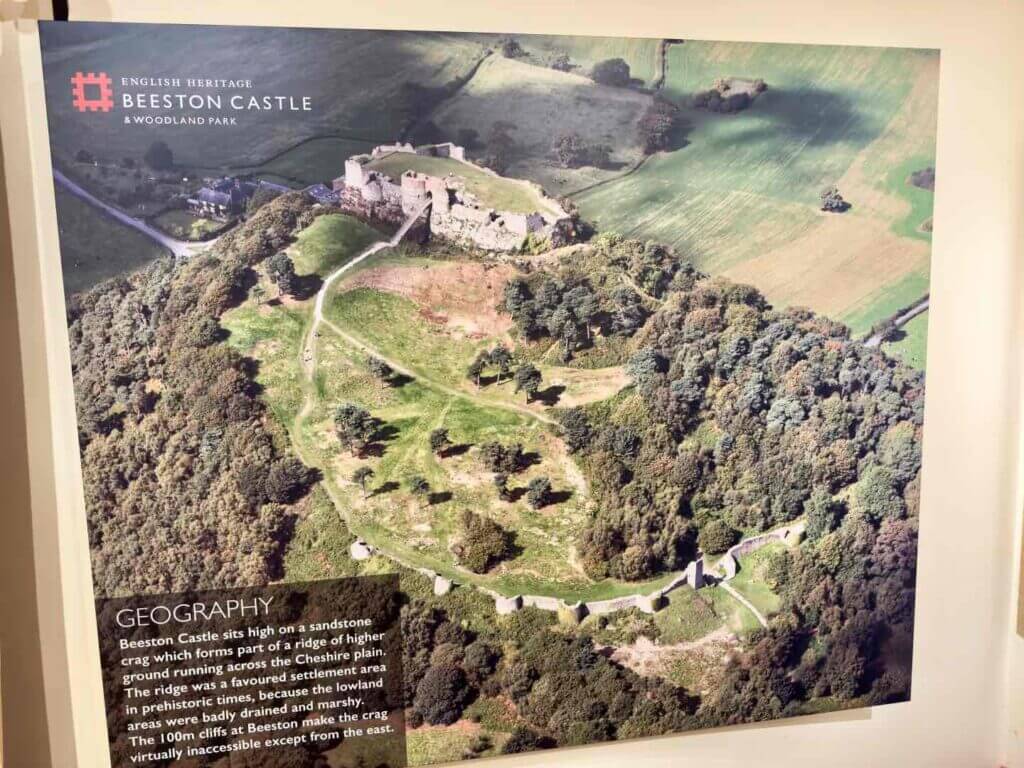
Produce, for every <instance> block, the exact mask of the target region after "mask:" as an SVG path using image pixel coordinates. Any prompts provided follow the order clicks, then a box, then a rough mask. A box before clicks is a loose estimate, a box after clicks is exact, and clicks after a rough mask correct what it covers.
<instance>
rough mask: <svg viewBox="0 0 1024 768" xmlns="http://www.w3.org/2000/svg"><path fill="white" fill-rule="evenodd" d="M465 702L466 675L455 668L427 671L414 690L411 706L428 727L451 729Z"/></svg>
mask: <svg viewBox="0 0 1024 768" xmlns="http://www.w3.org/2000/svg"><path fill="white" fill-rule="evenodd" d="M468 698H469V687H468V684H467V681H466V674H465V673H464V672H463V671H462V670H461V669H460V668H459V667H430V668H429V669H428V670H427V672H426V674H424V675H423V679H422V680H420V683H419V685H418V686H416V696H415V698H414V699H413V702H412V705H413V708H414V709H415V710H416V712H417V713H418V714H419V715H420V716H421V717H422V718H423V720H424V721H425V722H427V723H429V724H430V725H451V724H452V723H454V722H455V721H456V720H458V719H459V717H461V715H462V708H463V707H464V706H465V704H466V700H467V699H468Z"/></svg>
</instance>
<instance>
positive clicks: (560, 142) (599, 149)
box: [551, 133, 611, 168]
mask: <svg viewBox="0 0 1024 768" xmlns="http://www.w3.org/2000/svg"><path fill="white" fill-rule="evenodd" d="M551 153H552V155H554V158H555V160H556V161H557V162H558V164H559V165H560V166H562V167H563V168H581V167H583V166H585V165H591V166H594V167H595V168H602V167H604V166H605V165H607V164H608V161H609V159H610V156H611V147H609V146H608V145H606V144H595V145H591V144H587V143H586V142H585V141H584V140H583V138H582V137H581V136H580V135H579V134H578V133H565V134H562V135H561V136H559V137H558V138H556V139H555V143H554V144H553V145H552V147H551Z"/></svg>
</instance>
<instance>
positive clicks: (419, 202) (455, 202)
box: [333, 142, 575, 251]
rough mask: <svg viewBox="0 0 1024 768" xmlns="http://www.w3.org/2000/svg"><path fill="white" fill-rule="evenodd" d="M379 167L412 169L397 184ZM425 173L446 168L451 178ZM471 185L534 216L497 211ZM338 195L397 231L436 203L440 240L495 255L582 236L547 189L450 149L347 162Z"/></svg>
mask: <svg viewBox="0 0 1024 768" xmlns="http://www.w3.org/2000/svg"><path fill="white" fill-rule="evenodd" d="M418 159H422V160H420V161H419V162H417V160H418ZM428 160H429V162H428ZM378 165H380V166H386V167H391V166H398V167H403V166H405V167H406V170H404V171H402V173H401V175H400V177H399V179H398V181H395V179H394V178H393V177H392V176H390V175H388V174H387V173H385V172H384V171H382V170H379V169H377V168H376V167H375V166H378ZM417 167H420V168H431V169H443V172H444V175H438V174H437V173H431V172H427V171H424V170H417ZM469 181H472V182H473V183H474V184H475V188H476V189H477V190H480V189H487V188H489V187H494V188H495V189H496V194H495V198H496V199H505V200H515V201H516V203H518V205H516V206H515V207H516V208H518V209H525V208H529V207H531V206H532V207H533V208H534V209H533V210H511V209H505V208H499V207H497V206H495V205H489V204H488V203H489V202H490V201H489V200H484V199H482V196H481V195H480V194H477V193H474V192H472V191H470V189H469V188H468V187H469ZM333 188H334V191H335V192H336V193H337V194H338V196H339V200H340V205H341V207H342V208H343V209H344V210H347V211H349V212H352V213H354V214H356V215H359V216H362V217H364V218H367V219H376V220H379V221H385V222H388V223H392V224H397V223H399V222H401V221H403V220H404V219H405V217H407V216H409V215H410V214H412V213H414V212H416V211H417V210H420V209H421V208H422V207H423V205H424V204H427V203H429V205H430V214H429V217H428V228H429V231H430V234H431V235H432V236H435V237H439V238H441V239H444V240H449V241H452V242H456V243H462V244H465V245H470V246H473V247H477V248H482V249H483V250H487V251H517V250H520V249H522V248H523V247H524V246H525V245H526V244H527V243H528V242H529V241H530V240H531V239H532V240H535V241H539V242H546V243H549V244H550V245H552V246H558V245H565V244H567V243H569V242H571V241H572V240H573V238H574V237H575V232H574V229H573V222H572V217H571V216H570V215H569V214H568V213H567V212H566V211H565V210H564V209H563V208H562V206H561V205H559V204H558V203H557V202H556V201H554V200H552V199H551V198H549V197H547V196H546V195H545V194H544V192H543V190H541V189H540V188H539V187H537V186H536V185H533V184H530V183H529V182H526V181H520V180H516V179H505V178H502V177H501V176H499V175H498V174H496V173H494V172H492V171H490V170H488V169H485V168H481V167H479V166H476V165H474V164H472V163H470V162H469V161H467V160H466V155H465V149H464V148H463V147H460V146H458V145H457V144H452V143H450V142H447V143H443V144H431V145H427V146H422V147H414V146H413V145H411V144H389V145H382V146H378V147H375V148H374V149H373V151H372V152H371V153H370V154H369V155H355V156H353V157H350V158H349V159H348V160H346V161H345V175H344V176H342V177H340V178H337V179H335V180H334V182H333ZM524 201H525V204H523V203H524Z"/></svg>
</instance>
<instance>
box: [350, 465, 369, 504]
mask: <svg viewBox="0 0 1024 768" xmlns="http://www.w3.org/2000/svg"><path fill="white" fill-rule="evenodd" d="M373 474H374V473H373V470H372V469H370V467H368V466H366V465H365V464H364V465H363V466H361V467H357V468H356V470H355V471H354V472H353V473H352V482H353V483H356V484H357V485H358V486H359V489H360V490H361V491H362V492H363V498H366V481H367V480H369V479H370V478H371V477H373Z"/></svg>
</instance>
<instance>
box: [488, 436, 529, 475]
mask: <svg viewBox="0 0 1024 768" xmlns="http://www.w3.org/2000/svg"><path fill="white" fill-rule="evenodd" d="M480 458H481V459H482V460H483V462H484V466H485V467H487V469H488V470H490V471H491V472H501V473H504V474H509V475H512V474H515V473H516V472H518V471H520V470H521V469H522V468H523V467H524V465H525V459H524V455H523V446H522V445H520V444H519V443H513V444H512V445H502V444H501V443H496V442H487V443H482V444H481V445H480Z"/></svg>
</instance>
